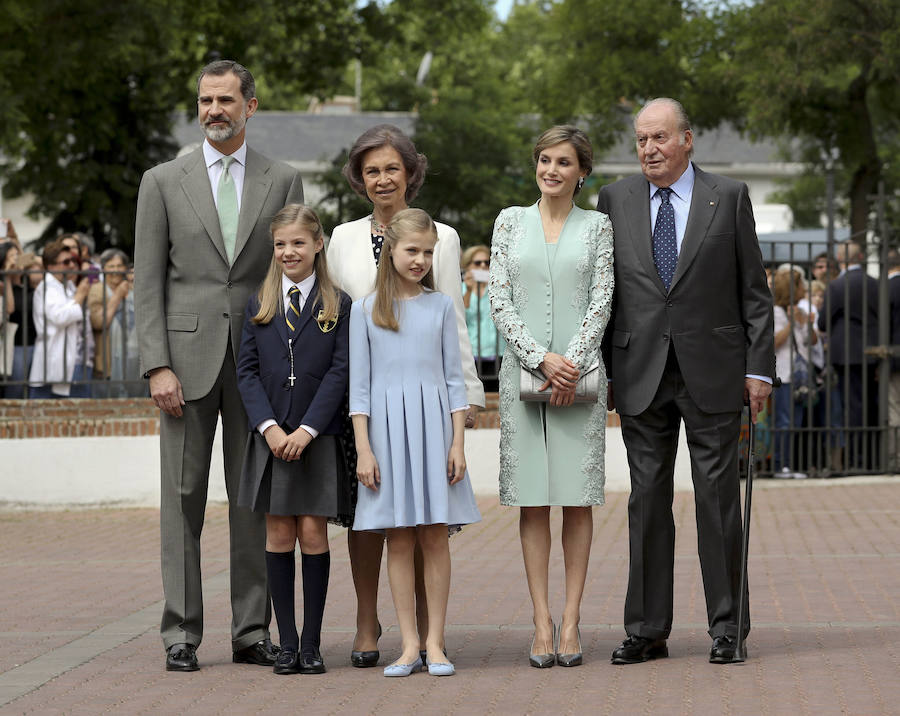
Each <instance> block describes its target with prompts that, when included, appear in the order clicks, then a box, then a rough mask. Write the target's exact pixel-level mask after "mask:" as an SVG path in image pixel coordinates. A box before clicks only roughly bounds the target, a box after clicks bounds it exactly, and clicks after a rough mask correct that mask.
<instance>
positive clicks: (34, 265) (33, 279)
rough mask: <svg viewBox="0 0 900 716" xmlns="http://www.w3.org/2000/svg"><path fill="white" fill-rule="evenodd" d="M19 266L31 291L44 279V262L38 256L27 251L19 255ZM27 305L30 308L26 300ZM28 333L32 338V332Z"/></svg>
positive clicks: (29, 303)
mask: <svg viewBox="0 0 900 716" xmlns="http://www.w3.org/2000/svg"><path fill="white" fill-rule="evenodd" d="M19 268H20V269H22V273H23V275H24V277H25V279H27V283H28V287H29V288H30V289H31V292H32V293H33V292H34V289H36V288H37V287H38V286H39V285H40V283H41V281H43V280H44V263H43V262H42V261H41V258H40V256H37V255H35V254H34V253H32V252H31V251H28V252H26V253H24V254H22V255H21V256H20V257H19ZM25 279H23V283H25ZM28 307H29V308H28V310H31V302H30V301H29V302H28ZM30 335H31V337H32V338H34V333H31V334H30Z"/></svg>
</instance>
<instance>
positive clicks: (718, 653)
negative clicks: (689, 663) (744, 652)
mask: <svg viewBox="0 0 900 716" xmlns="http://www.w3.org/2000/svg"><path fill="white" fill-rule="evenodd" d="M736 647H737V640H735V639H732V638H731V637H730V636H717V637H716V638H715V639H713V645H712V649H710V650H709V663H710V664H731V663H734V652H735V648H736Z"/></svg>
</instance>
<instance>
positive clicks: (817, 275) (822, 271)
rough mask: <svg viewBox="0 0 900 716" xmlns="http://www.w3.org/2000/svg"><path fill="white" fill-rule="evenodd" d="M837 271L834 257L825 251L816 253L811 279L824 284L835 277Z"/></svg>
mask: <svg viewBox="0 0 900 716" xmlns="http://www.w3.org/2000/svg"><path fill="white" fill-rule="evenodd" d="M838 271H839V269H838V265H837V261H835V260H834V257H833V256H831V255H829V254H828V252H827V251H823V252H822V253H821V254H817V255H816V257H815V258H814V259H813V267H812V276H813V279H814V280H816V281H819V282H820V283H822V284H824V285H826V286H827V285H828V282H829V281H831V280H832V279H833V278H837V275H838Z"/></svg>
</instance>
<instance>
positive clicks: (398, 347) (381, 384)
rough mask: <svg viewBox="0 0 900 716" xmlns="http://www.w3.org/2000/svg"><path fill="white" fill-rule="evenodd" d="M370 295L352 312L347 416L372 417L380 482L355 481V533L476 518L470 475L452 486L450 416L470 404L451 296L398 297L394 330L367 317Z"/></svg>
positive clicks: (458, 522) (478, 516) (372, 439)
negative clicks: (449, 475) (397, 326)
mask: <svg viewBox="0 0 900 716" xmlns="http://www.w3.org/2000/svg"><path fill="white" fill-rule="evenodd" d="M373 301H374V296H367V297H365V298H363V299H360V300H358V301H356V302H354V304H353V309H352V311H351V313H350V413H351V414H353V413H364V414H366V415H368V416H369V442H370V443H371V445H372V452H374V453H375V460H376V461H377V462H378V469H379V471H380V473H381V484H380V485H379V487H378V489H377V490H371V489H369V488H367V487H363V486H362V485H360V486H359V497H358V500H357V505H356V518H355V520H354V522H353V529H354V530H383V529H385V528H389V527H414V526H416V525H431V524H447V525H450V526H456V525H465V524H471V523H473V522H478V521H479V520H480V519H481V514H480V513H479V511H478V506H477V505H476V503H475V495H474V494H473V492H472V483H471V481H470V480H469V474H468V472H467V473H466V476H465V478H464V479H463V480H461V481H460V482H458V483H456V484H455V485H452V486H451V485H450V483H449V480H448V478H447V454H448V452H449V450H450V445H451V443H452V441H453V426H452V423H451V418H450V413H451V412H453V411H456V410H460V409H465V408H466V407H467V401H466V389H465V383H464V382H463V374H462V364H461V361H460V354H459V336H458V334H457V331H456V315H455V312H454V310H453V302H452V301H451V299H450V297H449V296H446V295H444V294H442V293H438V292H435V291H426V292H424V293H422V294H420V295H418V296H416V297H414V298H409V299H405V300H402V301H398V302H397V306H398V310H399V313H398V318H399V323H400V330H399V331H390V330H387V329H385V328H379V327H378V326H376V325H375V324H374V323H373V322H372V304H373Z"/></svg>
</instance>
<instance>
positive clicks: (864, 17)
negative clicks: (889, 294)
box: [722, 0, 900, 239]
mask: <svg viewBox="0 0 900 716" xmlns="http://www.w3.org/2000/svg"><path fill="white" fill-rule="evenodd" d="M730 25H731V27H730V35H731V37H732V38H733V39H734V43H735V45H734V52H733V53H732V54H731V55H729V56H727V57H726V58H725V60H724V61H723V63H722V66H723V67H727V68H728V69H727V70H726V72H727V73H728V75H729V77H730V80H731V81H732V83H733V85H734V86H735V87H736V91H737V97H738V102H739V104H740V108H741V111H742V113H743V114H744V115H745V116H746V123H745V126H746V127H747V128H748V129H749V130H750V131H751V132H752V133H754V134H757V135H769V136H788V137H792V136H793V137H799V138H802V139H803V140H804V146H805V147H806V151H809V148H810V145H812V147H813V148H817V149H818V152H817V153H818V154H820V155H821V154H822V153H830V152H831V151H835V152H836V153H837V157H838V163H839V164H838V168H839V170H838V175H839V176H845V177H846V184H845V185H844V191H845V193H846V195H847V198H848V201H849V221H850V227H851V231H852V233H853V234H854V235H855V236H858V237H860V238H863V239H864V237H865V231H866V228H867V226H868V224H869V212H870V207H871V196H872V195H873V194H874V193H875V191H876V188H877V185H878V181H879V179H881V178H885V177H887V178H893V174H894V172H895V171H896V170H893V169H891V170H889V171H888V172H887V173H885V171H884V169H883V167H884V163H885V162H888V161H890V160H891V158H892V156H893V155H894V154H895V153H896V149H898V141H897V136H898V135H897V132H898V129H900V126H898V117H900V87H898V84H897V76H898V73H900V4H898V3H897V2H896V0H865V1H863V0H761V1H760V2H758V3H756V4H755V5H752V6H750V7H746V8H738V9H735V11H734V13H733V15H732V17H731V21H730ZM760 28H765V31H761V29H760ZM816 164H818V165H819V166H821V159H819V160H815V162H814V163H812V164H811V165H810V166H811V167H815V166H816Z"/></svg>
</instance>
